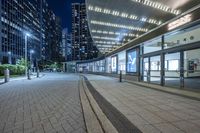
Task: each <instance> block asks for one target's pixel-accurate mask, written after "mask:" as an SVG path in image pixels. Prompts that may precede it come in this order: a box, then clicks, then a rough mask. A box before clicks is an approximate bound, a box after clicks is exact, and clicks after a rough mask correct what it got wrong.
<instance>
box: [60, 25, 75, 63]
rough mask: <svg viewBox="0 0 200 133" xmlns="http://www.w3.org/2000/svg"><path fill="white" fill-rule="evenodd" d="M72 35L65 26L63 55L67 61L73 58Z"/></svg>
mask: <svg viewBox="0 0 200 133" xmlns="http://www.w3.org/2000/svg"><path fill="white" fill-rule="evenodd" d="M71 40H72V37H71V34H70V33H68V29H67V28H65V29H63V31H62V48H61V49H62V56H63V57H64V59H65V61H71V60H72V41H71Z"/></svg>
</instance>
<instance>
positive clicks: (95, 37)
mask: <svg viewBox="0 0 200 133" xmlns="http://www.w3.org/2000/svg"><path fill="white" fill-rule="evenodd" d="M92 38H94V39H102V40H113V41H120V40H119V38H113V37H102V36H93V37H92Z"/></svg>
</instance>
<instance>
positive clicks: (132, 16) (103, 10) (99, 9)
mask: <svg viewBox="0 0 200 133" xmlns="http://www.w3.org/2000/svg"><path fill="white" fill-rule="evenodd" d="M88 10H89V11H93V12H99V13H103V14H109V15H112V16H118V17H122V18H128V19H132V20H138V21H142V22H147V23H150V24H156V25H160V24H162V21H161V20H156V19H153V18H145V19H144V18H140V17H139V16H137V15H135V14H129V13H126V12H120V11H117V10H111V9H106V8H102V7H97V6H92V5H89V6H88Z"/></svg>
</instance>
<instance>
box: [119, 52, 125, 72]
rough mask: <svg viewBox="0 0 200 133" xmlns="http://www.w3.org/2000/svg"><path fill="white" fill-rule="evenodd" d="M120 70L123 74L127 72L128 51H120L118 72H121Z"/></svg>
mask: <svg viewBox="0 0 200 133" xmlns="http://www.w3.org/2000/svg"><path fill="white" fill-rule="evenodd" d="M120 70H121V71H122V73H123V74H125V71H126V52H125V51H123V52H120V53H119V54H118V73H120Z"/></svg>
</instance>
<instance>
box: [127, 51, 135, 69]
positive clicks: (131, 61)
mask: <svg viewBox="0 0 200 133" xmlns="http://www.w3.org/2000/svg"><path fill="white" fill-rule="evenodd" d="M136 58H137V52H136V51H135V50H134V51H130V52H128V53H127V72H137V69H136V68H137V66H136V64H137V63H136Z"/></svg>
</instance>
